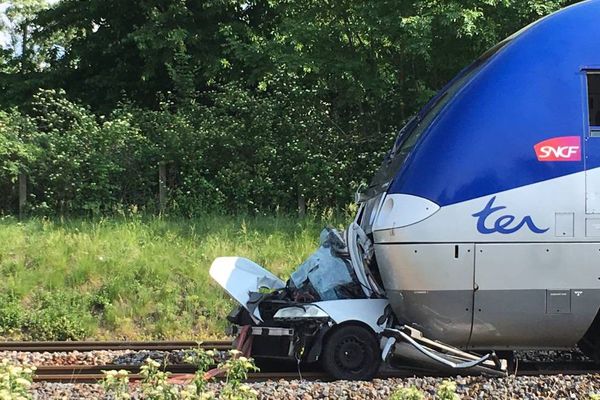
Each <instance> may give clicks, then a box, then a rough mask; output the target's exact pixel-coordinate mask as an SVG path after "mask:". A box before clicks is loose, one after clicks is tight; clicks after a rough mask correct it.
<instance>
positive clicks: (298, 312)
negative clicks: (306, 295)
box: [273, 304, 329, 319]
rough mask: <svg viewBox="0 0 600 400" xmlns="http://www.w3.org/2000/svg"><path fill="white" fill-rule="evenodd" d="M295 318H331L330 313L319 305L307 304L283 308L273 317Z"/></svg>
mask: <svg viewBox="0 0 600 400" xmlns="http://www.w3.org/2000/svg"><path fill="white" fill-rule="evenodd" d="M293 318H329V315H328V314H327V313H326V312H325V311H323V310H321V309H320V308H319V307H317V306H313V305H310V304H307V305H305V306H294V307H286V308H281V309H279V310H277V312H276V313H275V315H274V316H273V319H293Z"/></svg>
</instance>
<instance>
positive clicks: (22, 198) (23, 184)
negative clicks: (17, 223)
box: [19, 172, 27, 219]
mask: <svg viewBox="0 0 600 400" xmlns="http://www.w3.org/2000/svg"><path fill="white" fill-rule="evenodd" d="M26 204H27V174H26V173H25V172H20V173H19V219H22V218H23V216H24V215H25V205H26Z"/></svg>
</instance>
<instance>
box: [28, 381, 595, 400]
mask: <svg viewBox="0 0 600 400" xmlns="http://www.w3.org/2000/svg"><path fill="white" fill-rule="evenodd" d="M442 380H443V379H442V378H403V379H385V380H382V379H375V380H373V381H372V382H349V381H337V382H306V381H298V380H294V381H284V380H281V381H269V382H260V383H252V384H250V386H251V387H252V388H253V389H254V390H256V391H257V392H258V393H259V398H260V399H264V400H270V399H273V400H292V399H300V400H316V399H348V400H351V399H352V400H367V399H387V398H388V397H389V396H390V395H391V393H392V392H393V391H394V390H395V389H397V388H398V387H407V388H408V387H416V388H419V389H421V390H422V391H423V392H425V394H426V399H434V393H435V388H436V386H437V385H439V384H440V383H441V382H442ZM453 380H454V381H455V382H456V383H457V394H458V395H459V396H460V398H461V399H463V400H467V399H528V400H529V399H531V400H538V399H548V400H549V399H552V400H554V399H568V400H571V399H573V400H574V399H589V398H590V395H591V394H595V393H600V375H581V376H561V375H555V376H540V377H528V376H527V377H507V378H483V377H464V378H463V377H457V378H454V379H453ZM221 387H222V384H221V383H211V384H209V390H211V391H213V392H215V393H218V391H219V390H220V388H221ZM32 390H33V393H34V398H36V399H104V398H106V399H108V397H106V396H105V395H104V392H103V390H102V389H101V388H100V387H99V386H98V385H92V384H77V385H73V384H56V383H36V384H34V386H33V387H32ZM133 398H139V397H136V396H134V397H133Z"/></svg>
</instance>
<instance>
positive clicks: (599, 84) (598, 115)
mask: <svg viewBox="0 0 600 400" xmlns="http://www.w3.org/2000/svg"><path fill="white" fill-rule="evenodd" d="M587 83H588V107H589V116H590V136H594V137H600V71H598V72H594V73H588V75H587Z"/></svg>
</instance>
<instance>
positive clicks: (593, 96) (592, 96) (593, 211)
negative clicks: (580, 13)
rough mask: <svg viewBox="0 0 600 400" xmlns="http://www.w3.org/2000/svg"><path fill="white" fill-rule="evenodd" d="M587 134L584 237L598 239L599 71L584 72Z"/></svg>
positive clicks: (585, 144)
mask: <svg viewBox="0 0 600 400" xmlns="http://www.w3.org/2000/svg"><path fill="white" fill-rule="evenodd" d="M586 83H587V104H588V107H587V108H588V109H587V111H588V113H587V114H588V116H587V120H588V121H587V122H588V123H587V124H586V125H587V134H586V136H585V141H584V146H583V147H584V154H585V157H584V162H585V211H586V215H587V216H586V236H587V237H598V238H599V239H600V70H597V71H587V72H586Z"/></svg>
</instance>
